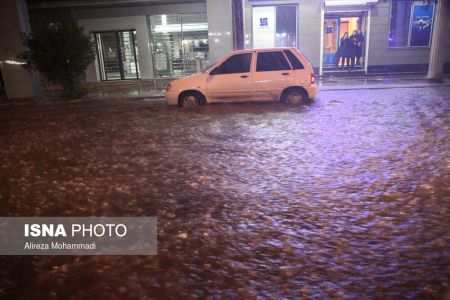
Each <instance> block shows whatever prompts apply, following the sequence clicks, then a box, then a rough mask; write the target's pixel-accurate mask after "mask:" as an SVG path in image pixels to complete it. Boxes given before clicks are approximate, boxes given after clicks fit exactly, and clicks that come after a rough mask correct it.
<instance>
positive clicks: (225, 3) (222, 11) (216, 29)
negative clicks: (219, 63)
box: [206, 0, 233, 63]
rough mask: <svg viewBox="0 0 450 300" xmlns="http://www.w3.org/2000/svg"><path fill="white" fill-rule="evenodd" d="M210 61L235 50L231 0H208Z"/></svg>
mask: <svg viewBox="0 0 450 300" xmlns="http://www.w3.org/2000/svg"><path fill="white" fill-rule="evenodd" d="M206 10H207V14H208V34H209V62H210V63H212V62H215V61H216V60H217V59H219V58H221V57H222V56H224V55H226V54H228V53H229V52H230V51H233V16H232V9H231V0H207V1H206Z"/></svg>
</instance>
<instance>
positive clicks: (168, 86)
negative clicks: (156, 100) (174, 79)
mask: <svg viewBox="0 0 450 300" xmlns="http://www.w3.org/2000/svg"><path fill="white" fill-rule="evenodd" d="M171 87H172V85H171V84H170V83H169V84H168V85H167V87H166V92H167V91H169V90H170V88H171Z"/></svg>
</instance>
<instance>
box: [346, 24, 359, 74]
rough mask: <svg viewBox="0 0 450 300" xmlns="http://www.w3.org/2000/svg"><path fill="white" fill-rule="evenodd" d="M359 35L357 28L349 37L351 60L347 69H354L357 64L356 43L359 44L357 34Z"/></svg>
mask: <svg viewBox="0 0 450 300" xmlns="http://www.w3.org/2000/svg"><path fill="white" fill-rule="evenodd" d="M357 35H358V32H357V31H356V30H353V32H352V35H351V36H350V37H349V38H348V39H349V47H348V59H349V60H350V67H348V68H347V69H348V70H349V71H350V70H353V68H354V65H355V57H356V45H357V44H358V41H357V39H356V36H357Z"/></svg>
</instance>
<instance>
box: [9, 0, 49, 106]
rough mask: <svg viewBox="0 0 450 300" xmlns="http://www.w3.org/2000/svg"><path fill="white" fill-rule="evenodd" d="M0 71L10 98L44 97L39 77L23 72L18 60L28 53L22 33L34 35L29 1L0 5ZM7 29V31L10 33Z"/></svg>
mask: <svg viewBox="0 0 450 300" xmlns="http://www.w3.org/2000/svg"><path fill="white" fill-rule="evenodd" d="M0 28H4V29H5V30H1V31H0V44H1V45H2V47H0V67H1V72H2V75H3V81H4V84H5V92H6V97H7V98H9V99H12V98H31V97H40V96H41V95H42V90H41V85H40V80H39V74H38V73H37V72H32V73H31V74H30V73H29V72H27V71H26V70H24V69H23V66H22V65H21V64H20V61H18V59H17V56H18V55H19V54H20V53H21V52H22V51H24V50H25V48H24V46H23V44H22V38H21V33H30V32H31V29H30V24H29V20H28V8H27V4H26V2H25V0H3V1H0ZM6 28H7V30H6Z"/></svg>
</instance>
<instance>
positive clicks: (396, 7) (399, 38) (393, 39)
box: [388, 0, 434, 47]
mask: <svg viewBox="0 0 450 300" xmlns="http://www.w3.org/2000/svg"><path fill="white" fill-rule="evenodd" d="M433 15H434V4H433V3H429V4H427V3H423V2H422V1H418V2H415V1H410V0H408V1H406V0H404V1H401V0H399V1H393V2H392V9H391V20H390V30H389V38H388V43H389V47H427V46H429V45H430V42H431V31H432V28H433Z"/></svg>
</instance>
